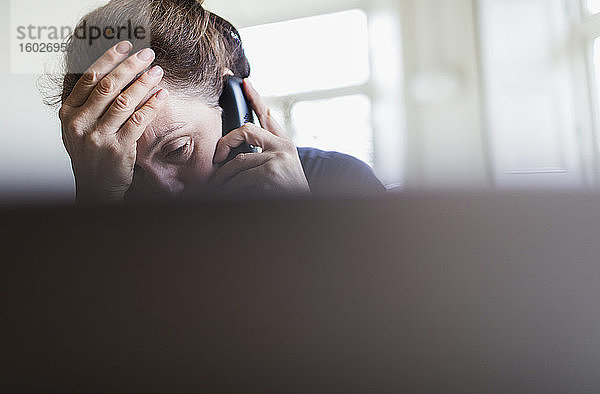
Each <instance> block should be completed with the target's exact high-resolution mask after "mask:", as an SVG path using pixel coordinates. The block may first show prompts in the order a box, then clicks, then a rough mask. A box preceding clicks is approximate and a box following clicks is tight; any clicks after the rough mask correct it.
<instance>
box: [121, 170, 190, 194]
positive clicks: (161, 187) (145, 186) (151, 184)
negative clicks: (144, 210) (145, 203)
mask: <svg viewBox="0 0 600 394" xmlns="http://www.w3.org/2000/svg"><path fill="white" fill-rule="evenodd" d="M184 188H185V187H184V184H183V182H181V181H180V180H178V178H177V176H176V174H171V173H169V172H168V171H166V170H163V169H160V168H153V167H150V166H140V165H136V166H135V169H134V173H133V183H132V191H133V192H134V193H135V194H137V195H139V194H141V195H140V196H139V197H144V198H156V197H159V198H174V197H176V196H178V195H179V194H181V193H182V192H183V190H184Z"/></svg>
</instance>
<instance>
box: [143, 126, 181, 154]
mask: <svg viewBox="0 0 600 394" xmlns="http://www.w3.org/2000/svg"><path fill="white" fill-rule="evenodd" d="M183 126H185V123H177V124H175V125H174V126H172V127H171V128H169V129H167V131H165V132H164V133H163V134H162V135H160V136H158V137H156V139H155V140H154V141H152V144H150V147H149V148H148V151H147V152H148V153H150V152H152V151H154V149H156V147H157V146H158V144H160V143H161V142H162V141H163V140H164V139H165V138H167V137H168V136H169V135H170V134H172V133H174V132H176V131H177V130H179V129H181V128H183Z"/></svg>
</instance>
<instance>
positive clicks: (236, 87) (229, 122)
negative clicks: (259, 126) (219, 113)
mask: <svg viewBox="0 0 600 394" xmlns="http://www.w3.org/2000/svg"><path fill="white" fill-rule="evenodd" d="M242 84H243V80H242V78H239V77H234V76H230V75H228V76H226V77H225V81H224V84H223V93H222V94H221V98H220V99H219V105H220V106H221V108H222V109H223V136H225V135H227V134H228V133H229V132H231V131H233V130H235V129H238V128H240V127H242V126H243V125H244V124H246V123H248V122H250V123H254V115H253V113H252V106H250V103H248V100H246V96H245V95H244V89H243V86H242ZM257 152H258V149H257V148H256V147H254V146H252V145H249V144H248V143H246V142H244V143H243V144H242V145H240V146H239V147H237V148H235V149H232V150H231V152H230V153H229V156H227V159H226V160H225V163H227V162H228V161H230V160H233V159H234V158H235V157H236V156H237V155H239V154H240V153H257Z"/></svg>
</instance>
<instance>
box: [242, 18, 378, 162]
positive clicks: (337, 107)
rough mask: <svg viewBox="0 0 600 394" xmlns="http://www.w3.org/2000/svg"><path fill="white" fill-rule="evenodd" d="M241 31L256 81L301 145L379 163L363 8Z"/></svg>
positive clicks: (367, 38)
mask: <svg viewBox="0 0 600 394" xmlns="http://www.w3.org/2000/svg"><path fill="white" fill-rule="evenodd" d="M241 34H242V37H243V39H244V45H245V48H246V54H247V56H248V58H249V60H250V62H251V64H252V67H253V71H252V79H253V81H254V83H255V85H256V86H257V88H258V89H259V90H260V92H261V94H262V95H263V96H265V99H266V100H267V101H268V103H269V105H270V106H271V107H272V109H273V112H274V116H275V117H276V118H278V120H279V121H280V122H281V123H282V124H283V125H285V128H286V130H288V132H289V133H290V134H291V137H292V138H293V139H294V142H295V143H296V144H297V145H298V146H310V147H315V148H319V149H323V150H337V151H340V152H343V153H347V154H350V155H353V156H356V157H357V158H359V159H361V160H363V161H365V162H366V163H368V164H370V165H373V164H374V155H373V128H372V121H371V101H372V100H371V96H370V94H369V89H368V85H369V80H370V65H369V55H370V53H369V32H368V23H367V15H366V13H365V12H364V11H362V10H358V9H354V10H348V11H343V12H337V13H332V14H326V15H319V16H315V17H309V18H302V19H296V20H291V21H286V22H279V23H272V24H266V25H260V26H254V27H249V28H246V29H243V30H242V31H241Z"/></svg>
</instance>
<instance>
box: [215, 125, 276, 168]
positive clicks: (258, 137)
mask: <svg viewBox="0 0 600 394" xmlns="http://www.w3.org/2000/svg"><path fill="white" fill-rule="evenodd" d="M282 141H287V140H283V139H281V138H278V137H277V136H275V135H273V134H271V133H269V132H268V131H266V130H263V129H261V128H260V127H258V126H256V125H254V124H252V123H246V124H245V125H243V126H242V127H240V128H239V129H235V130H233V131H232V132H230V133H229V134H227V135H226V136H224V137H223V138H221V139H220V140H219V142H218V143H217V149H216V151H215V157H214V162H215V163H222V162H223V161H224V160H225V159H227V156H228V155H229V152H231V149H233V148H237V147H238V146H240V145H241V144H243V143H244V142H247V143H249V144H250V145H254V146H259V147H261V148H263V151H268V150H276V149H277V148H279V147H281V145H282Z"/></svg>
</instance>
